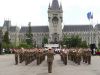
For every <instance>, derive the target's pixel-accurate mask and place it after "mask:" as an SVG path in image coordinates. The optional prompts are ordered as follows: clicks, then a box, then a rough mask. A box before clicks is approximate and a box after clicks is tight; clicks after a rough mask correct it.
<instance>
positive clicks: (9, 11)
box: [0, 0, 100, 26]
mask: <svg viewBox="0 0 100 75" xmlns="http://www.w3.org/2000/svg"><path fill="white" fill-rule="evenodd" d="M51 2H52V0H0V26H2V25H3V22H4V19H5V18H9V19H11V21H12V24H13V25H16V24H17V25H18V26H22V25H27V24H28V22H29V21H31V22H32V25H48V13H47V10H48V5H49V3H51ZM59 2H61V3H62V5H63V11H64V12H63V14H64V22H63V23H64V24H78V23H79V24H80V23H83V24H84V23H89V21H88V19H87V17H86V14H87V12H89V11H93V13H94V19H95V20H94V21H95V22H97V20H98V22H100V16H99V14H100V9H99V7H100V5H99V0H59Z"/></svg>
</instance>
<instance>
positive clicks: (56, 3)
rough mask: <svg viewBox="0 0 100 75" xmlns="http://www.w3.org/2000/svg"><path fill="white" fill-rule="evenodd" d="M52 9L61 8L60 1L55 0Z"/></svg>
mask: <svg viewBox="0 0 100 75" xmlns="http://www.w3.org/2000/svg"><path fill="white" fill-rule="evenodd" d="M51 9H52V10H59V3H58V0H53V1H52V5H51Z"/></svg>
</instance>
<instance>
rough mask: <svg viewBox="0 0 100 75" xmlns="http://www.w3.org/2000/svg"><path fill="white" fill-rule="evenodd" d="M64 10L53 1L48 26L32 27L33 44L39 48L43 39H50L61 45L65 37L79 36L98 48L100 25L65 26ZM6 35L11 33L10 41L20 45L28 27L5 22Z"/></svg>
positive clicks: (56, 1) (51, 41) (55, 0)
mask: <svg viewBox="0 0 100 75" xmlns="http://www.w3.org/2000/svg"><path fill="white" fill-rule="evenodd" d="M63 12H64V11H63V9H62V5H61V4H59V2H58V0H53V1H52V4H51V5H50V4H49V6H48V12H47V13H48V22H49V25H46V26H42V25H40V26H32V25H31V29H32V34H33V42H35V43H36V45H37V46H39V47H41V45H42V39H43V38H44V37H47V38H48V41H49V43H59V41H61V40H62V38H63V37H64V35H67V36H69V37H70V36H72V35H79V37H80V38H82V41H86V42H87V44H88V45H90V44H95V45H96V47H98V44H99V43H100V24H97V25H95V27H93V26H92V25H64V27H62V23H63ZM0 28H1V29H2V32H3V33H4V32H5V31H6V30H9V32H10V34H9V35H10V40H11V42H12V43H14V44H16V45H18V44H19V43H20V42H24V41H25V39H26V35H25V34H26V32H27V31H28V26H22V27H21V28H18V27H17V26H12V25H11V21H9V20H5V21H4V25H3V27H0Z"/></svg>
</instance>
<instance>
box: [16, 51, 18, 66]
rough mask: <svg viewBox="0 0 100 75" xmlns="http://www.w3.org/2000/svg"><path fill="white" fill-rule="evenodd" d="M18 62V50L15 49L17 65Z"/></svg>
mask: <svg viewBox="0 0 100 75" xmlns="http://www.w3.org/2000/svg"><path fill="white" fill-rule="evenodd" d="M17 64H18V52H17V51H15V65H17Z"/></svg>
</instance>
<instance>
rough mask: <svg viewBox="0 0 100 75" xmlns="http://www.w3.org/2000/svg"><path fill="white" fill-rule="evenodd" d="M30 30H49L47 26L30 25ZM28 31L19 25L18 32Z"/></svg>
mask: <svg viewBox="0 0 100 75" xmlns="http://www.w3.org/2000/svg"><path fill="white" fill-rule="evenodd" d="M31 29H32V32H49V28H48V26H31ZM27 31H28V26H27V27H21V29H20V33H26V32H27Z"/></svg>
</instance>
